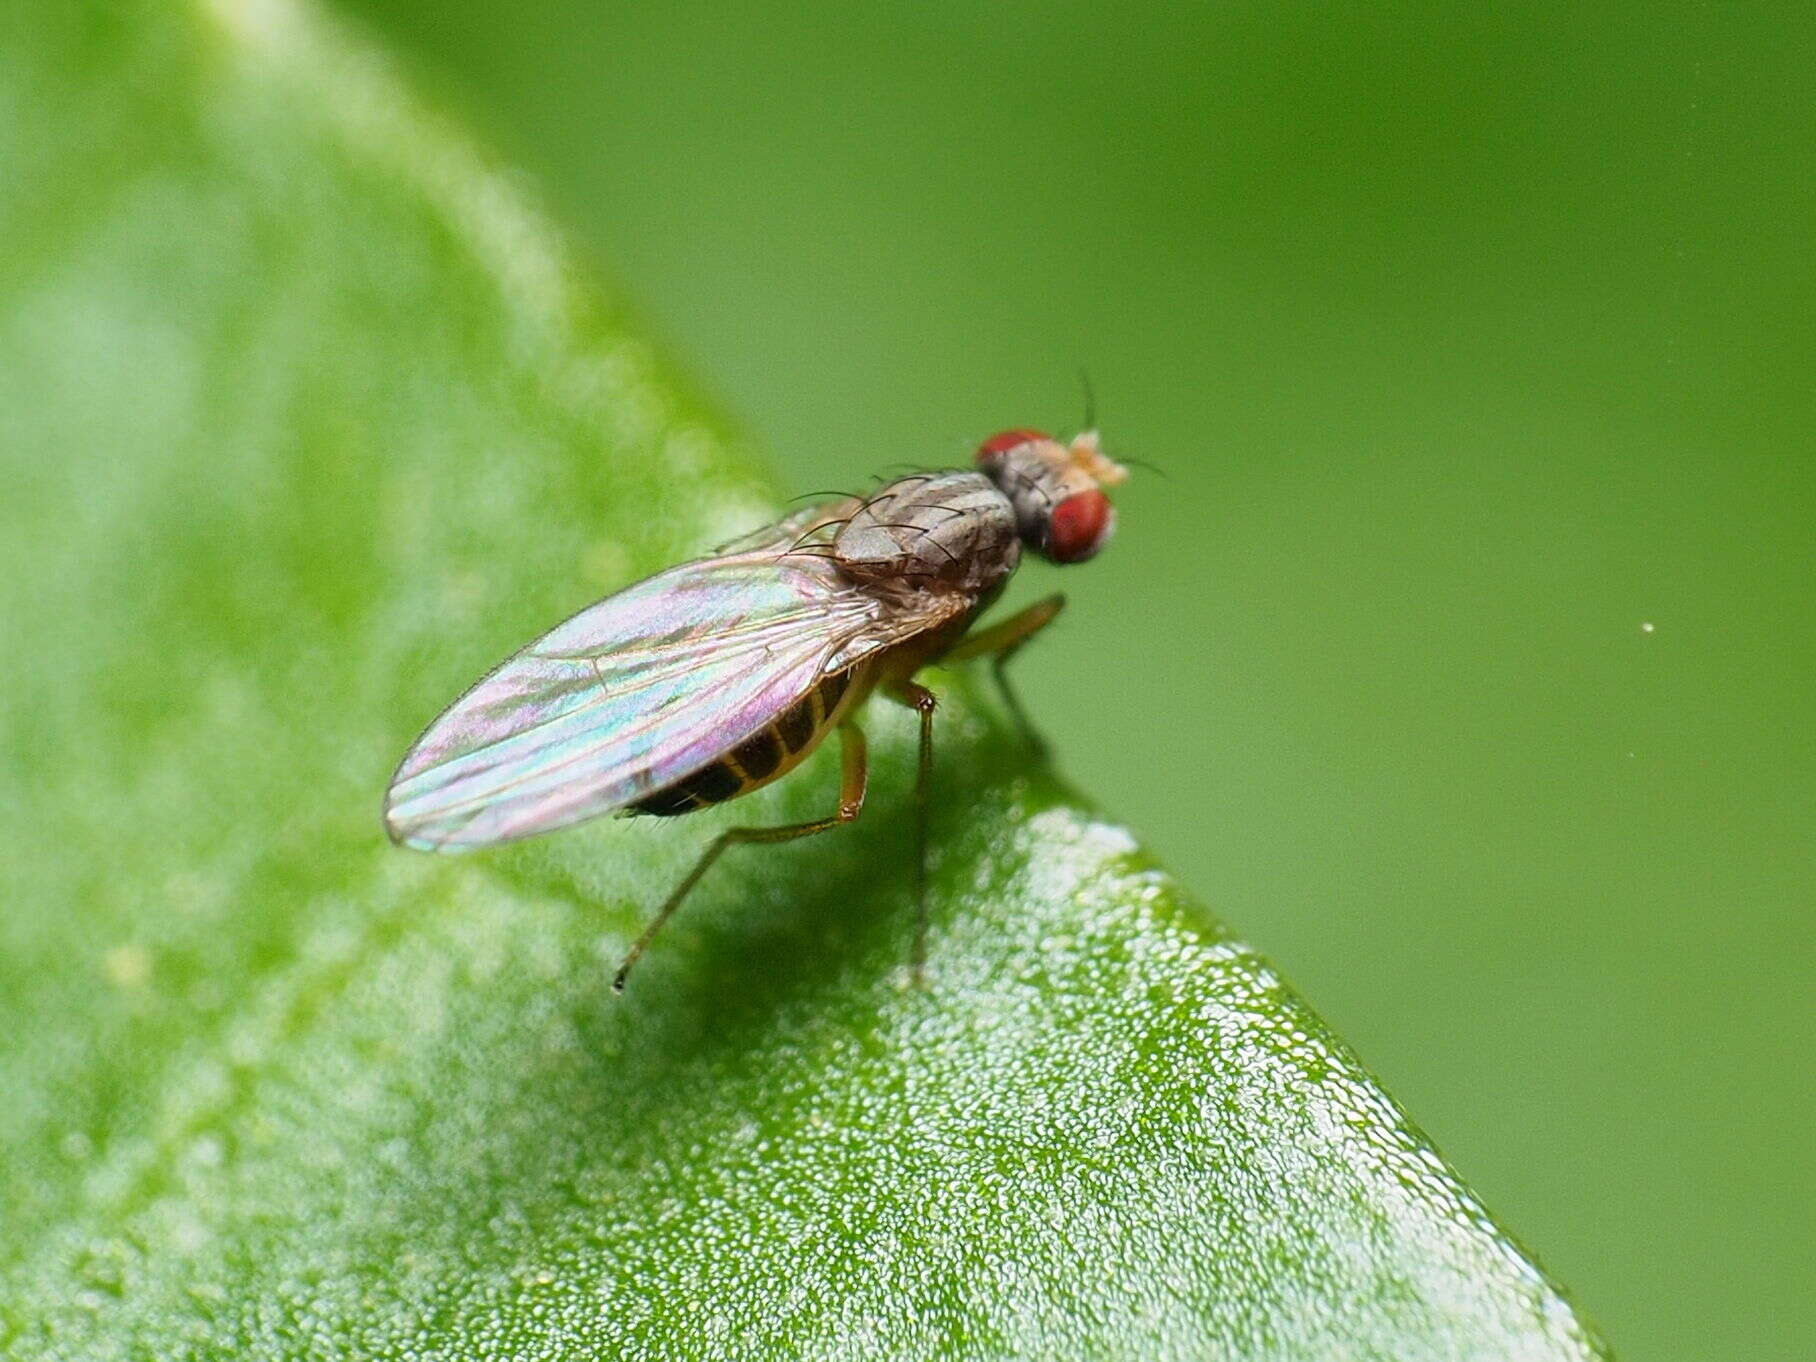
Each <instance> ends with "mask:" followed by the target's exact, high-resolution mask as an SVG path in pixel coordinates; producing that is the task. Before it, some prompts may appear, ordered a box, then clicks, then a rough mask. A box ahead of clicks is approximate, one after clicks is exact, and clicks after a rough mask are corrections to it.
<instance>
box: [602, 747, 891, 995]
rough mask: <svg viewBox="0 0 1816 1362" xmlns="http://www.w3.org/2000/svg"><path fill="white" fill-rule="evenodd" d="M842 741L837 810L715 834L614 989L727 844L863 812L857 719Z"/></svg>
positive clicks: (795, 832) (784, 834) (865, 769)
mask: <svg viewBox="0 0 1816 1362" xmlns="http://www.w3.org/2000/svg"><path fill="white" fill-rule="evenodd" d="M839 743H840V754H841V756H842V757H843V767H842V772H843V774H842V775H841V776H840V779H839V807H838V808H837V810H835V811H834V812H833V813H832V814H830V815H829V816H828V817H825V818H816V819H814V820H812V821H811V822H807V823H785V824H783V825H782V826H780V827H774V828H728V829H726V830H725V831H724V832H722V833H720V834H719V835H718V836H717V837H715V838H713V841H712V845H711V846H709V847H707V848H706V851H705V853H704V854H702V855H701V857H700V859H699V860H697V861H695V862H694V868H693V869H692V870H690V871H688V872H687V877H686V878H685V879H683V880H682V881H681V883H680V884H678V885H676V886H675V892H674V893H672V894H670V895H669V896H668V901H667V902H666V903H664V904H663V905H662V907H661V908H659V909H657V911H656V916H655V917H654V918H652V919H651V920H650V924H649V926H647V927H645V928H644V929H643V934H642V935H641V936H639V937H638V938H637V939H636V940H635V941H634V942H632V943H631V948H630V950H629V951H628V952H626V953H625V957H624V963H623V964H621V965H619V966H618V972H617V973H616V974H614V975H613V976H612V989H613V991H614V992H617V993H622V992H624V981H625V980H626V979H627V978H628V977H630V972H631V967H632V966H633V965H635V964H636V963H637V961H639V960H640V959H642V958H643V952H644V951H645V950H647V949H648V948H649V943H650V942H651V941H652V940H654V939H655V936H656V933H657V932H659V931H661V930H662V924H663V923H665V922H667V921H668V920H669V918H670V917H672V916H673V915H674V911H675V909H677V908H679V907H680V906H681V900H683V899H685V898H686V897H687V894H688V891H689V890H690V889H692V888H693V887H694V886H695V885H696V884H698V883H699V882H700V877H701V876H702V875H704V874H705V873H706V872H707V871H708V870H709V869H710V868H711V867H712V863H713V862H714V861H716V860H718V859H719V856H720V854H721V853H722V852H723V851H724V850H725V848H726V847H728V846H732V845H734V844H736V843H739V842H792V841H794V840H795V838H797V837H811V836H813V834H814V833H816V832H825V831H826V830H827V829H828V828H836V827H838V826H839V824H841V823H849V822H851V821H852V820H853V819H855V818H856V817H857V816H858V814H860V813H861V812H863V809H864V790H865V787H866V786H867V784H868V783H869V779H870V763H869V760H868V758H867V755H866V748H865V744H864V733H863V730H862V729H860V728H859V727H858V726H857V725H856V724H854V723H850V722H846V723H842V724H840V725H839Z"/></svg>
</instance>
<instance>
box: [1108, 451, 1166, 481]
mask: <svg viewBox="0 0 1816 1362" xmlns="http://www.w3.org/2000/svg"><path fill="white" fill-rule="evenodd" d="M1116 462H1117V463H1120V464H1127V465H1128V466H1129V467H1130V468H1145V469H1147V470H1148V472H1150V473H1152V474H1153V475H1154V476H1155V477H1157V478H1164V479H1166V481H1168V482H1171V481H1172V478H1171V476H1170V475H1169V474H1168V473H1167V471H1166V469H1164V468H1162V467H1161V466H1160V465H1159V464H1155V463H1149V462H1148V461H1147V460H1146V459H1133V458H1129V457H1128V456H1126V455H1124V454H1121V453H1118V454H1117V456H1116Z"/></svg>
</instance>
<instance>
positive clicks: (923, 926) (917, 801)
mask: <svg viewBox="0 0 1816 1362" xmlns="http://www.w3.org/2000/svg"><path fill="white" fill-rule="evenodd" d="M889 698H890V699H892V700H895V701H897V702H898V703H900V704H904V705H907V706H908V707H909V708H910V709H912V710H915V711H916V712H917V713H919V714H920V716H921V764H920V770H919V772H918V774H917V776H916V778H915V782H914V825H915V827H914V831H915V860H914V954H913V955H912V956H911V957H910V964H911V966H912V968H913V976H914V986H915V987H916V988H925V987H926V984H927V793H928V787H929V786H930V785H931V784H932V783H933V711H934V709H935V708H936V707H937V706H938V704H939V698H938V697H937V696H935V695H934V693H933V692H932V691H930V690H928V689H927V688H926V687H925V686H921V685H916V684H915V683H914V682H913V681H898V682H896V683H895V684H894V685H892V686H890V687H889Z"/></svg>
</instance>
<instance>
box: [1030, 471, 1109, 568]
mask: <svg viewBox="0 0 1816 1362" xmlns="http://www.w3.org/2000/svg"><path fill="white" fill-rule="evenodd" d="M1115 526H1116V512H1115V510H1114V509H1112V507H1111V506H1110V499H1109V498H1108V497H1106V496H1105V495H1104V494H1103V493H1102V492H1100V491H1098V490H1097V489H1096V488H1095V487H1093V488H1092V489H1091V490H1090V491H1088V492H1074V493H1073V494H1072V495H1071V496H1069V497H1067V498H1066V499H1065V500H1064V501H1062V502H1060V503H1059V505H1057V506H1055V507H1054V508H1053V517H1052V519H1051V520H1050V521H1049V522H1048V524H1047V557H1049V558H1051V559H1052V560H1053V561H1054V562H1056V563H1082V562H1084V560H1085V559H1087V558H1089V557H1090V556H1091V555H1092V554H1094V553H1096V552H1097V550H1099V549H1101V548H1102V547H1103V546H1104V545H1105V544H1106V543H1108V542H1109V538H1110V531H1111V530H1112V529H1114V528H1115Z"/></svg>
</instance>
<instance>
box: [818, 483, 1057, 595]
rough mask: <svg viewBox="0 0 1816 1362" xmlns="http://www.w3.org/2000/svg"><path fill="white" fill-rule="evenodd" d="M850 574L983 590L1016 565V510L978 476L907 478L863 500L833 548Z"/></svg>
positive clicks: (1018, 546) (1018, 547) (1018, 545)
mask: <svg viewBox="0 0 1816 1362" xmlns="http://www.w3.org/2000/svg"><path fill="white" fill-rule="evenodd" d="M832 556H833V559H834V561H835V562H837V563H838V565H839V566H840V567H841V568H843V569H844V570H845V571H846V572H848V573H850V574H851V575H853V576H855V577H862V578H865V579H868V580H873V581H901V582H904V583H915V584H921V585H924V586H930V587H939V588H945V589H950V590H956V591H967V592H983V591H988V590H989V589H990V588H992V587H994V586H995V585H997V584H998V583H999V582H1001V581H1002V580H1003V579H1004V578H1005V577H1007V576H1008V575H1009V574H1010V573H1011V572H1013V571H1015V565H1016V564H1017V563H1018V562H1019V561H1020V560H1021V541H1020V539H1019V537H1018V536H1017V534H1016V529H1015V512H1014V509H1013V508H1012V507H1011V506H1010V504H1009V499H1008V498H1007V497H1006V496H1004V495H1003V493H1002V492H1001V491H1000V490H999V489H998V488H997V486H996V485H995V484H994V483H992V482H991V481H990V479H989V478H987V477H985V476H984V475H983V474H981V473H971V472H961V471H953V472H945V473H914V474H910V475H909V476H908V477H905V478H898V479H897V480H896V481H894V482H892V483H890V484H888V485H887V486H886V487H884V488H883V489H882V490H881V491H879V492H878V493H877V494H876V495H875V496H873V497H871V498H870V499H869V500H867V501H866V502H865V503H864V504H863V505H862V506H861V507H859V508H858V510H857V511H856V512H855V513H853V515H852V516H851V518H850V519H849V520H848V521H847V522H846V523H845V525H844V527H843V528H842V529H840V530H839V532H838V535H837V537H836V538H835V539H834V540H833V543H832Z"/></svg>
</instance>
